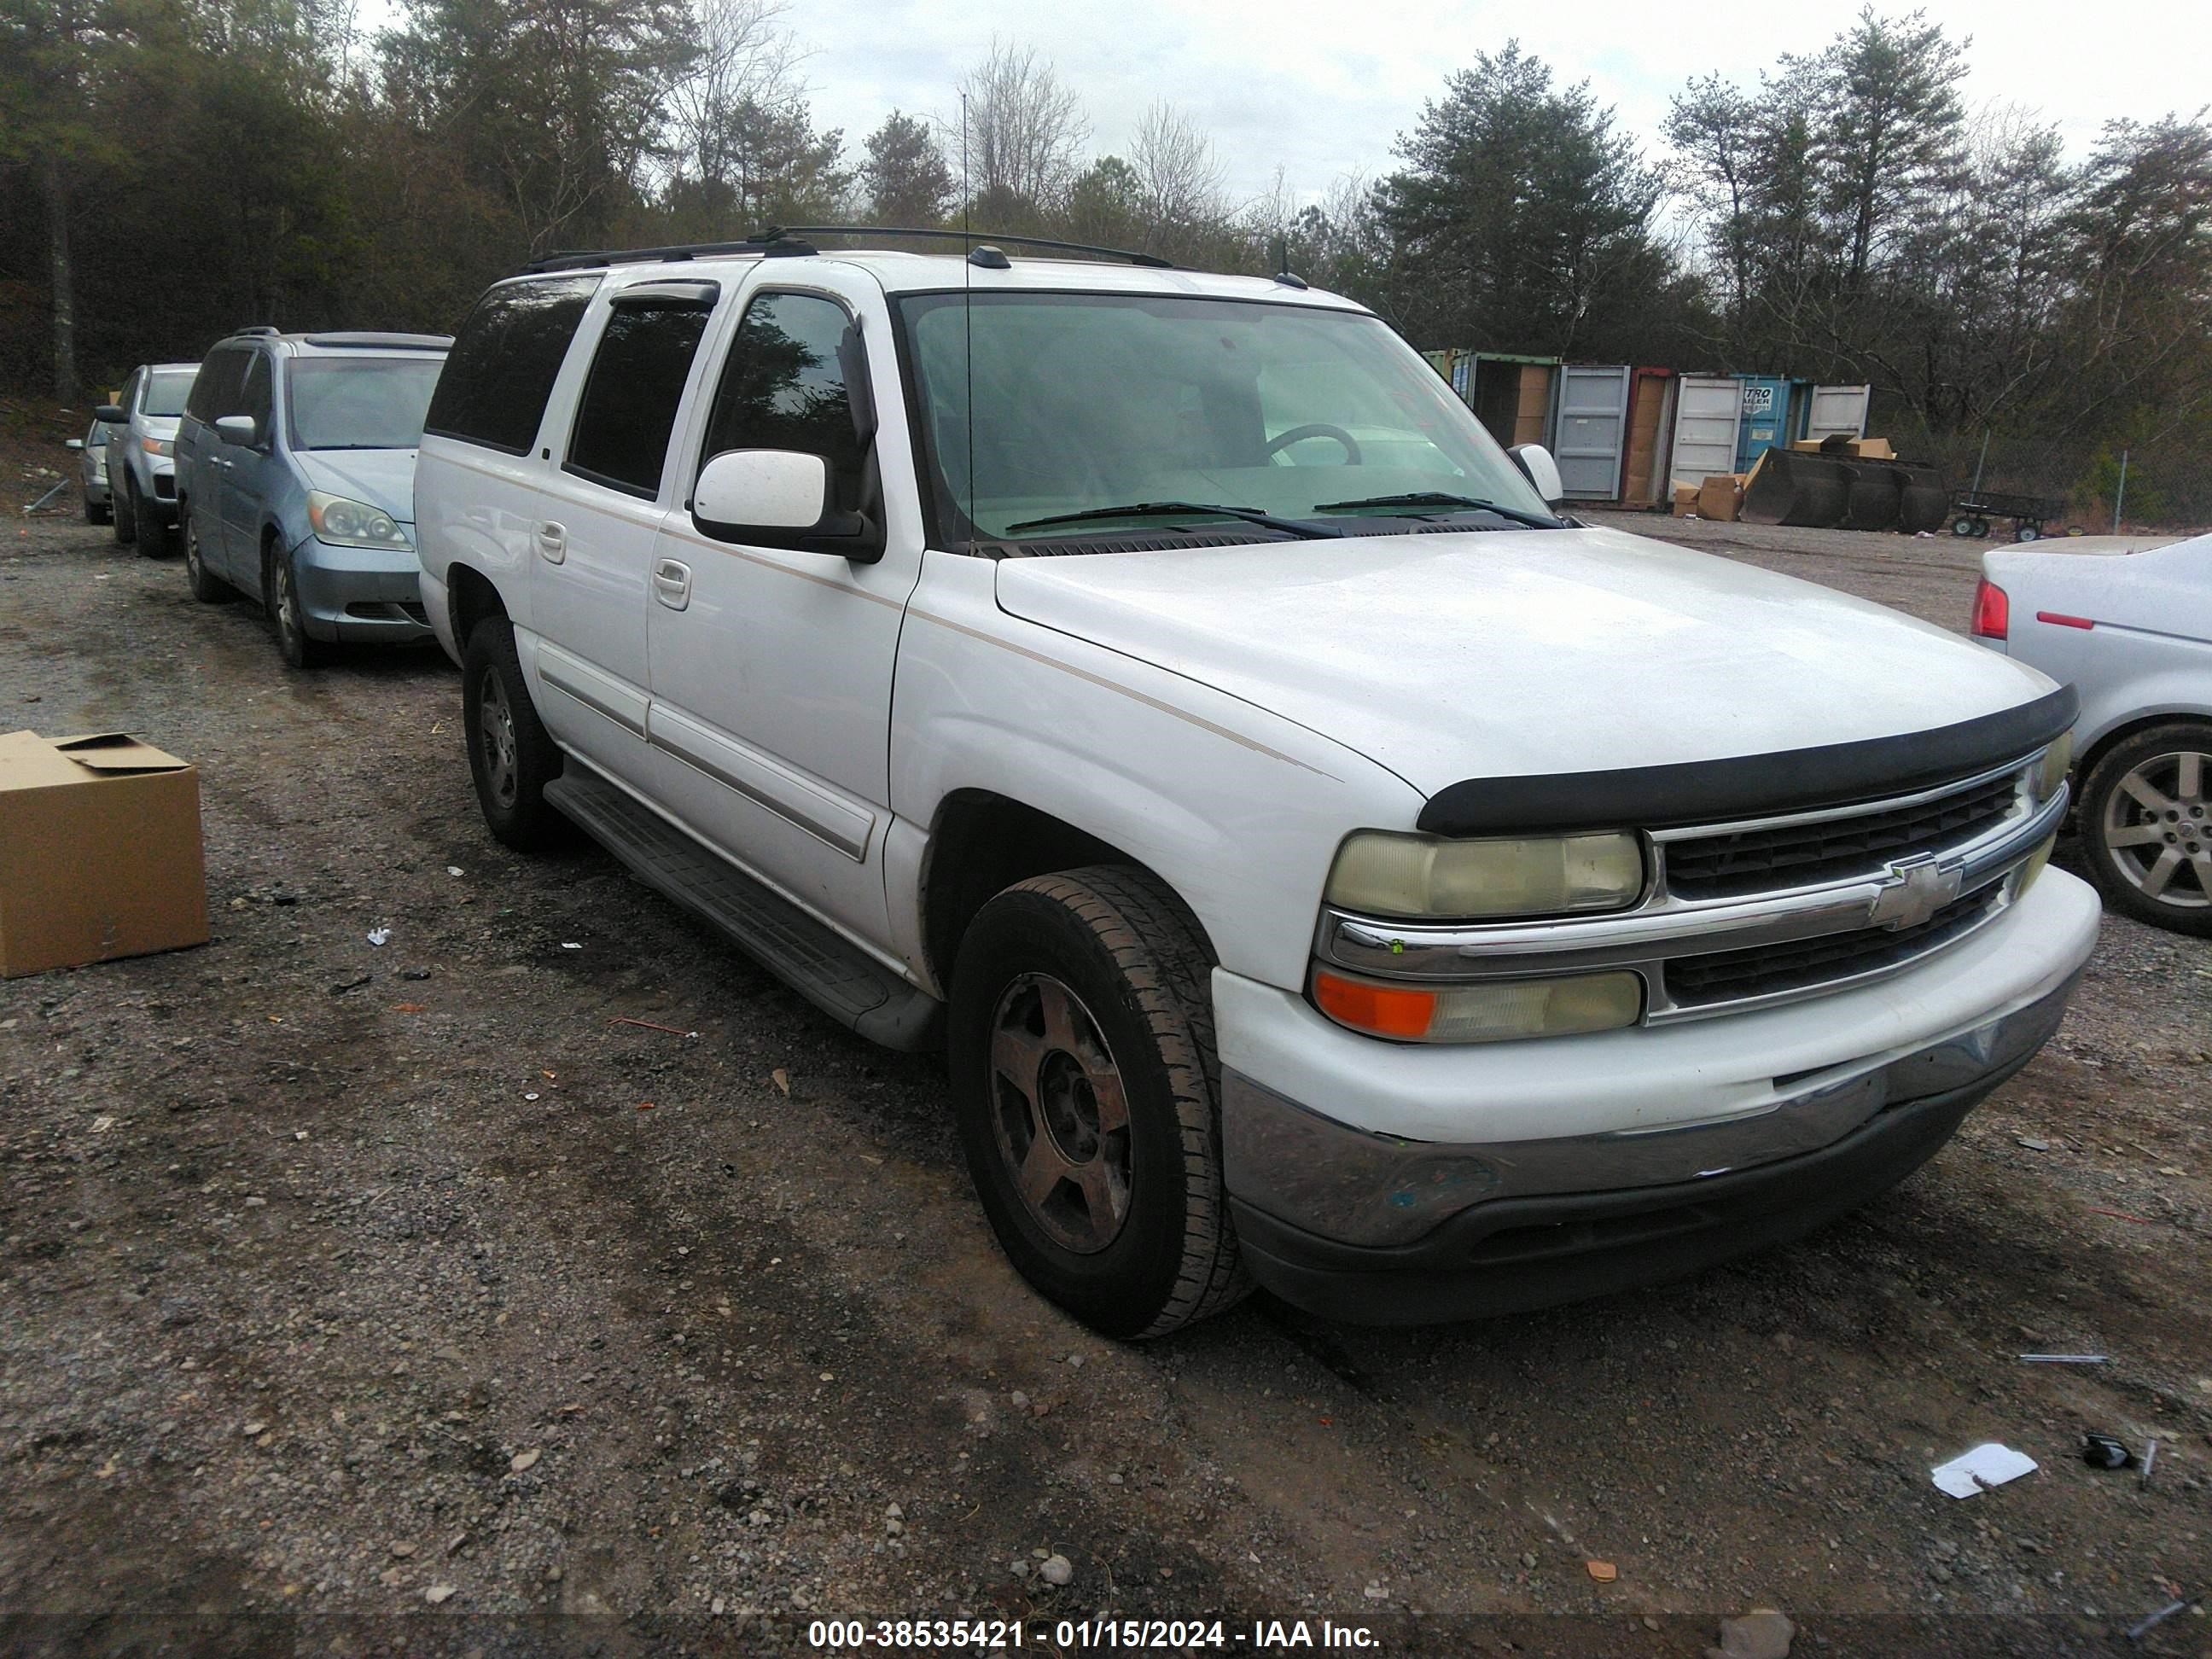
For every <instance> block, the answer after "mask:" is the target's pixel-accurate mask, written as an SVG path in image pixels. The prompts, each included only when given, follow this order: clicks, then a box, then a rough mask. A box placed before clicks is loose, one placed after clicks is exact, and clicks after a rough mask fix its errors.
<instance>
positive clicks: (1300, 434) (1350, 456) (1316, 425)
mask: <svg viewBox="0 0 2212 1659" xmlns="http://www.w3.org/2000/svg"><path fill="white" fill-rule="evenodd" d="M1308 438H1333V439H1334V440H1335V441H1337V442H1338V443H1340V444H1342V445H1343V446H1344V464H1345V465H1346V466H1358V465H1359V440H1358V439H1357V438H1355V437H1353V436H1352V435H1351V434H1350V433H1349V432H1346V430H1345V429H1344V428H1342V427H1340V426H1330V425H1328V423H1327V422H1323V421H1314V422H1310V423H1308V424H1307V425H1304V426H1294V427H1292V428H1291V429H1290V430H1289V431H1288V432H1284V433H1279V434H1277V435H1275V436H1274V437H1273V438H1271V439H1269V440H1268V441H1267V459H1269V460H1273V459H1274V458H1275V457H1276V456H1277V455H1278V454H1279V453H1282V452H1283V451H1284V450H1285V449H1288V448H1289V447H1291V445H1292V444H1295V443H1303V442H1304V441H1306V440H1307V439H1308Z"/></svg>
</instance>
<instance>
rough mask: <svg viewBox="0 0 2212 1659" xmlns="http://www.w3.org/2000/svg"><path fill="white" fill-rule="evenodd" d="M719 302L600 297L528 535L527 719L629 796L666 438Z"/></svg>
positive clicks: (700, 295)
mask: <svg viewBox="0 0 2212 1659" xmlns="http://www.w3.org/2000/svg"><path fill="white" fill-rule="evenodd" d="M721 292H722V289H721V285H720V283H716V282H714V281H708V280H696V281H683V282H644V283H634V284H630V285H628V286H625V287H622V288H617V289H611V291H609V292H607V293H605V294H602V295H600V296H599V299H597V300H596V301H594V302H593V303H592V309H591V312H590V313H589V314H588V315H587V316H586V319H585V320H584V324H583V326H582V329H581V330H580V344H579V347H578V349H577V351H576V352H575V354H574V356H575V357H576V358H577V359H578V360H579V361H580V362H584V363H585V365H586V366H585V367H584V368H583V370H582V374H581V381H580V385H579V386H577V388H576V390H575V392H574V394H573V395H567V394H565V393H556V399H555V402H556V408H568V409H572V410H574V415H573V417H572V418H571V419H570V420H569V422H568V428H567V430H566V432H565V433H564V434H562V435H560V438H559V447H558V448H557V449H556V453H557V454H558V455H559V457H560V466H559V468H558V469H557V470H556V471H550V472H548V473H547V474H546V476H545V483H544V486H543V488H542V489H540V491H539V494H538V508H537V524H536V526H535V529H534V530H533V532H532V539H533V541H534V543H535V545H536V550H537V560H538V562H537V579H536V586H537V590H538V592H537V600H536V607H535V611H536V630H537V634H538V649H537V662H536V666H537V674H538V681H539V684H541V685H543V686H544V688H546V690H548V692H549V693H550V695H549V696H544V697H542V698H540V699H539V702H538V707H539V709H540V711H541V713H542V714H543V715H544V719H545V720H546V723H547V725H548V726H550V728H551V729H552V730H553V732H554V733H555V735H556V737H559V738H562V740H563V741H565V742H566V743H567V744H569V746H570V747H572V748H574V750H576V751H577V752H578V753H580V754H581V755H582V756H583V757H585V758H586V759H587V760H589V761H590V762H592V764H593V765H595V766H597V767H599V769H601V770H603V771H605V772H609V773H611V774H612V775H614V776H616V777H617V778H621V779H623V780H624V781H628V782H629V783H632V784H635V785H642V784H643V783H644V781H645V764H644V755H645V741H646V711H647V706H648V704H649V703H650V702H651V699H652V690H651V684H650V674H649V672H648V670H647V650H646V644H647V641H646V628H647V611H648V609H649V605H650V601H649V599H648V594H649V592H650V590H651V585H652V574H653V555H654V543H655V541H656V540H657V538H659V534H660V530H661V525H662V521H663V520H665V519H666V518H667V517H668V516H669V510H670V501H669V499H668V494H667V491H666V490H665V489H664V488H663V484H664V479H665V474H666V472H667V471H668V467H667V462H668V452H669V437H670V435H671V432H672V431H673V430H674V428H675V425H676V416H677V411H678V409H680V408H681V407H683V404H684V392H685V390H686V388H687V387H688V386H689V385H690V381H691V379H692V369H693V363H694V360H695V359H696V356H697V355H698V349H699V342H700V339H701V337H702V335H703V334H704V333H705V331H706V328H707V324H708V319H709V318H710V317H711V316H712V314H713V313H714V306H715V303H716V301H718V300H719V299H720V295H721ZM564 378H565V377H564ZM670 488H671V489H672V488H674V486H673V485H672V484H671V485H670Z"/></svg>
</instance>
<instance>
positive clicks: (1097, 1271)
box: [948, 866, 1250, 1338]
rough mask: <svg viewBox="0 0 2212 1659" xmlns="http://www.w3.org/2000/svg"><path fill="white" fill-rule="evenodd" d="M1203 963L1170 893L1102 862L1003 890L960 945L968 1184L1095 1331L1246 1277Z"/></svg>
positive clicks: (1043, 1287)
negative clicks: (1224, 1145) (1231, 1207)
mask: <svg viewBox="0 0 2212 1659" xmlns="http://www.w3.org/2000/svg"><path fill="white" fill-rule="evenodd" d="M1211 970H1212V954H1211V952H1210V951H1208V950H1207V949H1206V944H1205V940H1204V938H1203V936H1202V935H1201V934H1200V932H1199V929H1198V925H1197V923H1196V921H1194V920H1193V918H1192V917H1191V915H1190V914H1189V912H1188V910H1186V909H1185V908H1183V906H1182V903H1181V902H1179V901H1178V900H1177V899H1176V896H1174V894H1173V893H1171V892H1170V890H1168V889H1167V888H1166V887H1164V885H1162V884H1160V883H1159V882H1158V881H1157V880H1155V879H1154V878H1152V877H1151V876H1148V875H1146V874H1145V873H1143V872H1139V871H1135V870H1127V869H1121V868H1115V867H1109V866H1097V867H1093V868H1090V869H1083V870H1073V871H1069V872H1064V873H1062V874H1059V875H1049V876H1038V877H1036V878H1032V879H1031V880H1029V881H1024V882H1021V883H1018V884H1016V885H1014V886H1012V887H1009V888H1008V889H1006V891H1004V892H1003V893H1000V895H999V896H997V897H996V898H994V899H993V900H992V901H991V902H989V903H988V904H987V905H985V906H984V907H983V908H982V910H981V912H980V913H979V914H978V915H977V916H976V918H975V921H974V923H973V924H972V925H971V926H970V927H969V930H968V933H967V936H966V937H965V938H964V939H962V940H961V944H960V955H959V961H958V963H957V966H956V967H955V969H954V971H953V981H952V1006H951V1022H950V1033H949V1037H948V1043H949V1048H950V1056H949V1057H950V1060H951V1073H952V1087H953V1102H954V1110H955V1113H956V1115H957V1118H958V1121H959V1127H960V1138H961V1141H962V1144H963V1148H964V1150H965V1151H966V1153H967V1158H968V1168H969V1174H970V1175H971V1176H972V1177H973V1178H974V1180H975V1191H976V1194H977V1196H978V1197H979V1198H981V1200H982V1204H983V1211H984V1213H985V1214H986V1215H987V1217H988V1218H989V1219H990V1222H991V1226H992V1229H993V1230H994V1231H995V1232H996V1233H997V1234H998V1237H999V1243H1000V1246H1001V1247H1002V1248H1003V1249H1005V1250H1006V1255H1007V1256H1008V1257H1009V1258H1010V1259H1011V1260H1012V1262H1013V1264H1014V1266H1015V1267H1017V1268H1018V1270H1019V1271H1020V1273H1021V1274H1022V1276H1023V1277H1024V1279H1028V1280H1029V1281H1030V1284H1031V1285H1035V1286H1036V1288H1037V1289H1038V1290H1039V1291H1042V1292H1043V1294H1044V1295H1046V1296H1047V1297H1050V1298H1051V1299H1052V1300H1053V1301H1054V1302H1056V1303H1058V1304H1060V1306H1061V1307H1063V1308H1065V1309H1066V1310H1068V1312H1070V1313H1071V1314H1073V1315H1074V1316H1076V1317H1077V1318H1078V1319H1080V1320H1081V1321H1083V1322H1084V1323H1085V1324H1087V1325H1089V1326H1091V1328H1094V1329H1096V1330H1097V1331H1099V1332H1101V1333H1103V1334H1105V1335H1108V1336H1112V1337H1121V1338H1127V1337H1148V1336H1159V1335H1163V1334H1165V1333H1167V1332H1169V1331H1172V1330H1175V1329H1176V1328H1179V1327H1181V1326H1183V1325H1187V1324H1188V1323H1190V1322H1192V1321H1194V1320H1198V1319H1203V1318H1205V1317H1206V1316H1208V1315H1211V1314H1214V1313H1218V1312H1219V1311H1220V1310H1223V1309H1225V1308H1226V1307H1228V1306H1230V1305H1231V1304H1232V1303H1234V1302H1236V1301H1237V1299H1238V1298H1239V1297H1242V1296H1243V1295H1244V1294H1245V1292H1246V1291H1248V1290H1249V1288H1250V1280H1249V1277H1248V1276H1247V1275H1246V1273H1245V1272H1244V1268H1243V1262H1242V1261H1241V1259H1240V1258H1239V1256H1238V1254H1237V1238H1236V1234H1235V1232H1234V1231H1232V1230H1231V1225H1230V1220H1229V1212H1228V1203H1227V1199H1226V1196H1225V1191H1224V1188H1223V1185H1222V1173H1221V1123H1220V1112H1219V1108H1218V1063H1217V1061H1216V1060H1215V1058H1214V1053H1213V1005H1212V994H1211V988H1210V986H1209V984H1208V975H1209V974H1210V972H1211Z"/></svg>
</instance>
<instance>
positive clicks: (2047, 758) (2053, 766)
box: [2035, 732, 2074, 801]
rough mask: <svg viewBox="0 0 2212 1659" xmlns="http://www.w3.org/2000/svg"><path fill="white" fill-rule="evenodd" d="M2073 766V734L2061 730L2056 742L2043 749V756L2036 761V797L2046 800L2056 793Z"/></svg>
mask: <svg viewBox="0 0 2212 1659" xmlns="http://www.w3.org/2000/svg"><path fill="white" fill-rule="evenodd" d="M2073 768H2074V734H2073V733H2072V732H2062V733H2060V734H2059V738H2058V740H2057V742H2056V743H2054V744H2051V747H2050V748H2048V749H2046V750H2044V751H2043V758H2042V759H2041V760H2040V761H2039V762H2038V763H2036V769H2035V798H2036V799H2037V800H2039V801H2046V800H2049V799H2051V797H2052V796H2053V795H2055V794H2057V793H2058V786H2059V785H2060V784H2062V783H2063V782H2065V781H2066V775H2067V773H2069V771H2071V770H2072V769H2073Z"/></svg>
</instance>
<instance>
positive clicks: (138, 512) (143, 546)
mask: <svg viewBox="0 0 2212 1659" xmlns="http://www.w3.org/2000/svg"><path fill="white" fill-rule="evenodd" d="M131 522H132V523H133V524H135V525H137V527H138V552H139V556H141V557H143V558H149V559H166V558H167V557H168V556H169V555H170V553H171V552H173V550H174V546H173V543H174V540H175V537H176V533H177V532H176V531H175V530H174V529H173V527H171V526H168V525H166V524H163V523H162V522H161V514H160V513H155V512H153V511H151V510H150V509H149V508H148V507H147V505H146V498H145V497H144V496H143V495H140V494H139V493H138V489H137V485H135V484H134V485H132V486H131Z"/></svg>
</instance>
